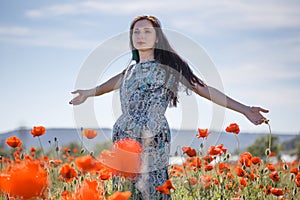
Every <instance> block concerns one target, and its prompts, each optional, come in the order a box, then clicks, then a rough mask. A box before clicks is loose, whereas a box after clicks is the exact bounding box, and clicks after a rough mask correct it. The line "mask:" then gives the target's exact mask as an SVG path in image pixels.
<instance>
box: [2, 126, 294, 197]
mask: <svg viewBox="0 0 300 200" xmlns="http://www.w3.org/2000/svg"><path fill="white" fill-rule="evenodd" d="M266 124H268V122H266ZM268 125H269V124H268ZM225 131H226V132H227V133H228V134H234V135H235V136H236V138H238V134H239V132H240V129H239V126H238V125H237V124H235V123H233V124H230V125H229V126H228V127H226V130H225ZM195 132H196V133H195V136H196V137H198V139H199V140H201V143H200V146H199V147H198V149H194V148H192V147H189V146H182V147H181V149H180V151H178V152H177V154H178V156H180V157H181V161H182V162H180V164H172V165H170V166H169V179H168V180H167V181H166V182H165V183H164V184H163V185H160V186H158V187H157V188H156V190H157V191H159V192H161V193H164V194H168V195H170V196H171V197H172V199H175V200H177V199H178V200H181V199H184V200H198V199H213V200H214V199H215V200H218V199H232V200H242V199H282V200H283V199H289V200H290V199H300V194H299V188H300V171H299V170H300V169H299V162H298V160H295V161H293V162H283V161H278V162H275V161H274V160H273V159H271V157H272V155H273V154H274V152H272V149H271V145H270V144H269V146H267V147H266V150H265V156H264V157H258V156H257V155H252V154H251V152H242V153H240V154H239V159H238V160H237V161H232V160H231V159H230V158H231V154H230V152H227V149H226V146H224V145H223V144H217V145H215V146H213V145H211V146H209V147H208V148H205V145H207V144H206V143H205V141H206V139H207V137H209V136H210V134H212V133H211V132H210V131H209V130H208V129H200V128H198V130H197V131H195ZM28 134H32V137H34V138H37V139H38V140H39V141H40V137H43V135H44V134H47V130H46V128H45V127H43V126H36V127H33V128H32V130H31V133H28ZM97 134H98V133H97V132H96V131H94V130H92V129H85V130H82V135H83V137H85V138H87V139H89V140H92V139H93V138H94V137H96V136H97ZM270 135H271V132H270ZM237 142H238V140H237ZM6 144H7V145H8V146H9V147H10V148H11V156H9V157H4V156H1V157H0V199H49V200H50V199H51V200H52V199H53V200H56V199H60V200H126V199H130V197H131V196H132V193H131V191H130V180H131V179H134V178H136V177H138V173H137V172H138V171H139V166H140V159H139V157H140V155H141V152H142V146H141V144H140V143H139V142H137V141H135V140H133V139H123V140H120V141H118V142H116V143H115V144H113V146H112V147H111V148H109V149H105V150H103V151H102V152H101V153H100V154H99V155H94V153H93V152H88V151H87V150H86V149H84V148H82V149H76V148H74V149H70V148H67V147H59V146H58V145H57V146H56V147H55V149H53V150H52V151H51V152H50V153H48V152H47V153H45V152H44V150H43V149H42V147H41V146H40V147H30V148H29V149H25V148H24V147H23V145H22V141H21V140H20V139H19V138H17V137H16V136H11V137H9V138H6ZM204 149H208V150H204ZM125 163H126V164H125ZM115 179H118V180H119V181H118V184H116V183H115V182H114V181H113V180H115Z"/></svg>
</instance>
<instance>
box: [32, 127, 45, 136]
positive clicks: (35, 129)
mask: <svg viewBox="0 0 300 200" xmlns="http://www.w3.org/2000/svg"><path fill="white" fill-rule="evenodd" d="M45 132H46V128H45V127H43V126H34V127H33V129H32V130H31V134H32V135H33V137H36V136H41V135H44V134H45Z"/></svg>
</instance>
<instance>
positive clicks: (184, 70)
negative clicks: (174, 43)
mask: <svg viewBox="0 0 300 200" xmlns="http://www.w3.org/2000/svg"><path fill="white" fill-rule="evenodd" d="M140 20H148V21H150V22H151V24H152V26H153V27H154V28H155V31H156V38H157V41H158V42H157V43H156V44H155V47H154V59H155V60H156V61H158V62H160V63H161V64H163V65H166V66H169V67H171V68H172V69H174V70H176V72H178V73H176V74H175V84H173V88H172V89H171V101H170V105H171V106H176V105H177V102H178V97H177V93H178V86H179V82H181V83H182V84H183V85H185V86H186V92H187V93H188V90H189V89H193V87H194V86H195V85H196V84H199V85H200V86H204V85H205V84H204V83H203V81H202V80H200V79H199V78H198V77H197V76H196V75H194V73H193V72H192V70H191V69H190V67H189V65H188V64H187V63H186V62H185V61H184V60H183V59H182V58H181V57H180V56H179V55H178V54H177V53H176V51H175V50H174V49H173V48H172V47H171V45H170V43H169V41H168V39H167V37H166V36H165V34H164V33H163V31H162V29H161V25H160V22H159V20H158V19H157V18H156V17H154V16H149V15H143V16H138V17H136V18H135V19H134V20H133V21H132V23H131V26H130V46H131V50H132V60H135V61H136V62H139V61H140V58H139V53H138V50H137V49H134V46H133V41H132V34H133V28H134V26H135V24H136V23H137V22H138V21H140ZM174 70H172V71H174ZM170 71H171V70H170Z"/></svg>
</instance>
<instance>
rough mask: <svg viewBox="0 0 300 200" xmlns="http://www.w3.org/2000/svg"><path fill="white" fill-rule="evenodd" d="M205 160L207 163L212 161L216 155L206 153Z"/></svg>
mask: <svg viewBox="0 0 300 200" xmlns="http://www.w3.org/2000/svg"><path fill="white" fill-rule="evenodd" d="M203 160H205V161H206V162H207V163H211V162H212V161H213V160H214V157H213V156H211V155H206V156H204V157H203Z"/></svg>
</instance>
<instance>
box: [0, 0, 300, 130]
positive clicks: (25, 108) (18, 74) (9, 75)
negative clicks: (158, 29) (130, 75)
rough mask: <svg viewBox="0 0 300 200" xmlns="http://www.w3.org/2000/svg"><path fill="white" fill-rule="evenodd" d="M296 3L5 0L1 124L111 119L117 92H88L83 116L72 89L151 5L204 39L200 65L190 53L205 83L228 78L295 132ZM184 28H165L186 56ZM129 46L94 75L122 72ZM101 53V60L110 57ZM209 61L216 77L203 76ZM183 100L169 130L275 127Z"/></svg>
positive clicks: (233, 88)
mask: <svg viewBox="0 0 300 200" xmlns="http://www.w3.org/2000/svg"><path fill="white" fill-rule="evenodd" d="M166 8H168V9H166ZM220 8H222V9H220ZM299 9H300V2H299V1H292V0H288V1H286V0H275V1H263V2H261V1H258V0H255V1H249V2H246V1H241V0H235V1H234V2H232V1H226V0H221V1H213V2H207V1H204V0H201V1H193V2H190V3H185V2H182V1H179V0H175V1H174V0H173V1H171V0H166V1H158V0H155V1H152V2H147V1H137V0H134V1H117V0H113V1H109V2H101V1H94V0H90V1H80V0H75V1H72V2H62V1H59V0H53V1H47V2H40V1H39V2H31V1H22V0H16V1H8V0H4V1H1V2H0V16H1V18H0V44H1V45H0V52H1V59H0V65H1V67H0V81H1V84H0V90H1V92H2V98H1V104H0V110H1V113H2V115H1V116H0V124H1V125H0V133H4V132H7V131H9V130H14V129H16V128H18V127H21V126H26V127H33V126H39V125H43V126H45V127H46V128H47V127H48V128H49V127H78V126H84V127H88V126H90V125H91V124H92V125H93V126H96V127H111V128H112V127H113V124H114V122H115V121H116V119H117V117H118V116H119V115H120V105H119V100H118V92H113V93H110V94H105V95H103V96H101V97H98V98H94V99H93V100H89V101H88V102H87V103H86V104H89V105H91V106H92V109H93V110H92V111H91V112H90V113H89V114H88V115H86V116H82V117H83V118H85V119H86V121H85V122H82V124H80V123H78V122H77V121H76V120H75V118H76V116H75V112H76V109H80V107H79V108H74V107H72V106H70V105H69V104H68V102H69V101H70V100H71V99H72V97H73V95H72V94H71V93H70V92H71V91H74V90H75V89H79V88H77V87H78V85H77V80H78V79H79V77H80V76H79V75H80V74H81V70H82V69H83V68H84V65H85V63H86V62H87V61H88V59H89V58H90V57H91V55H92V54H93V52H95V50H96V49H97V48H99V47H103V45H104V44H106V43H105V42H108V41H110V40H111V39H114V38H115V39H117V37H118V36H119V35H120V34H124V33H127V32H128V29H129V26H130V23H131V21H132V20H133V19H134V18H135V17H136V16H139V15H144V14H149V15H154V16H157V17H158V19H159V20H160V22H161V24H162V27H163V29H164V31H165V30H166V31H168V30H172V31H173V33H178V35H181V36H184V37H185V38H184V39H185V40H186V41H190V42H191V43H192V42H193V44H196V45H195V46H198V47H201V48H202V50H203V52H204V53H203V54H205V56H203V57H199V62H200V63H201V64H202V65H201V66H199V65H196V64H198V63H196V62H195V60H189V59H187V60H188V61H189V62H191V63H190V64H191V65H193V66H191V68H193V67H194V68H193V69H194V70H195V73H196V74H197V75H198V76H200V77H201V78H203V79H204V81H205V82H206V83H209V84H211V86H213V87H219V86H221V89H222V91H224V92H225V94H227V95H228V96H229V97H232V98H234V99H236V100H238V101H239V102H242V103H244V104H246V105H249V106H261V107H263V108H266V109H269V110H270V113H268V114H266V115H265V116H266V118H267V119H269V120H270V125H271V128H272V131H273V132H274V133H275V132H280V133H295V134H298V133H299V131H300V124H299V123H298V121H299V116H300V101H299V100H298V99H300V81H299V80H300V68H299V65H300V57H299V55H298V54H299V51H300V42H299V41H300V37H299V35H300V28H299V27H300V12H299ZM174 16H176V17H174ZM178 35H177V36H176V37H175V38H174V37H172V36H174V35H172V34H170V35H168V38H169V40H170V43H171V45H172V46H174V47H176V48H175V50H176V51H177V52H179V53H180V55H182V56H183V57H184V58H189V57H188V56H189V55H190V54H191V51H192V50H190V52H183V51H184V50H185V49H186V48H187V47H185V46H184V44H182V40H178ZM169 36H170V37H169ZM127 40H128V38H127ZM127 40H126V41H123V42H124V44H127ZM128 44H129V43H128ZM112 47H113V48H115V49H118V48H119V47H121V45H118V44H114V45H112ZM116 47H117V48H116ZM191 49H192V48H191ZM128 51H129V45H128V50H127V51H123V54H118V56H116V57H114V58H113V59H111V60H110V62H109V64H107V65H105V66H100V67H103V68H104V69H105V70H104V71H102V72H101V73H100V72H99V74H96V75H97V77H96V80H95V82H96V83H97V84H100V83H103V82H104V81H105V80H107V79H108V78H109V77H111V76H113V75H115V74H116V73H119V72H121V71H122V70H123V69H124V67H126V65H127V64H128V59H130V55H129V53H128ZM98 57H99V58H98V60H97V61H96V62H97V63H101V62H104V60H105V58H107V57H105V58H102V57H101V56H98ZM196 58H197V56H196ZM205 59H207V60H205ZM206 61H209V62H206ZM194 65H196V66H194ZM197 67H198V68H200V67H202V68H203V69H202V68H201V70H203V71H201V70H197V69H198V68H197ZM209 67H212V68H213V70H215V74H214V75H216V77H217V78H215V76H205V70H206V69H207V68H209ZM214 78H215V79H218V81H219V84H215V82H214V81H215V80H214ZM95 82H94V83H95ZM94 83H93V84H94ZM93 84H91V85H93ZM91 85H89V87H90V86H91ZM94 86H96V85H94ZM179 101H180V103H179V106H178V108H176V109H174V108H170V109H168V110H167V112H166V117H167V119H168V121H169V125H170V128H171V129H175V128H176V129H182V128H189V129H191V130H193V129H197V128H202V129H205V128H208V129H211V128H215V127H214V122H215V121H217V122H216V123H217V125H218V127H217V128H216V129H218V130H223V129H224V127H226V126H227V125H229V124H230V123H237V124H239V126H240V129H241V131H242V132H253V133H254V132H255V133H256V132H268V128H267V127H266V126H263V125H260V126H254V125H253V124H251V123H250V122H249V121H248V120H247V119H246V118H245V117H244V116H243V115H241V114H238V113H235V112H233V111H230V110H225V111H224V110H221V111H220V113H221V114H222V115H223V112H224V116H222V118H217V119H215V118H214V117H215V113H216V112H217V111H219V110H220V108H219V107H218V106H215V105H213V104H212V103H211V102H208V101H207V100H206V99H203V98H200V97H198V96H197V98H196V95H194V94H193V95H191V96H186V95H184V94H182V95H181V96H180V99H179ZM84 106H85V105H83V106H82V107H84ZM221 114H220V115H221ZM92 117H95V120H94V121H92V120H93V119H90V118H92ZM214 120H215V121H214Z"/></svg>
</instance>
